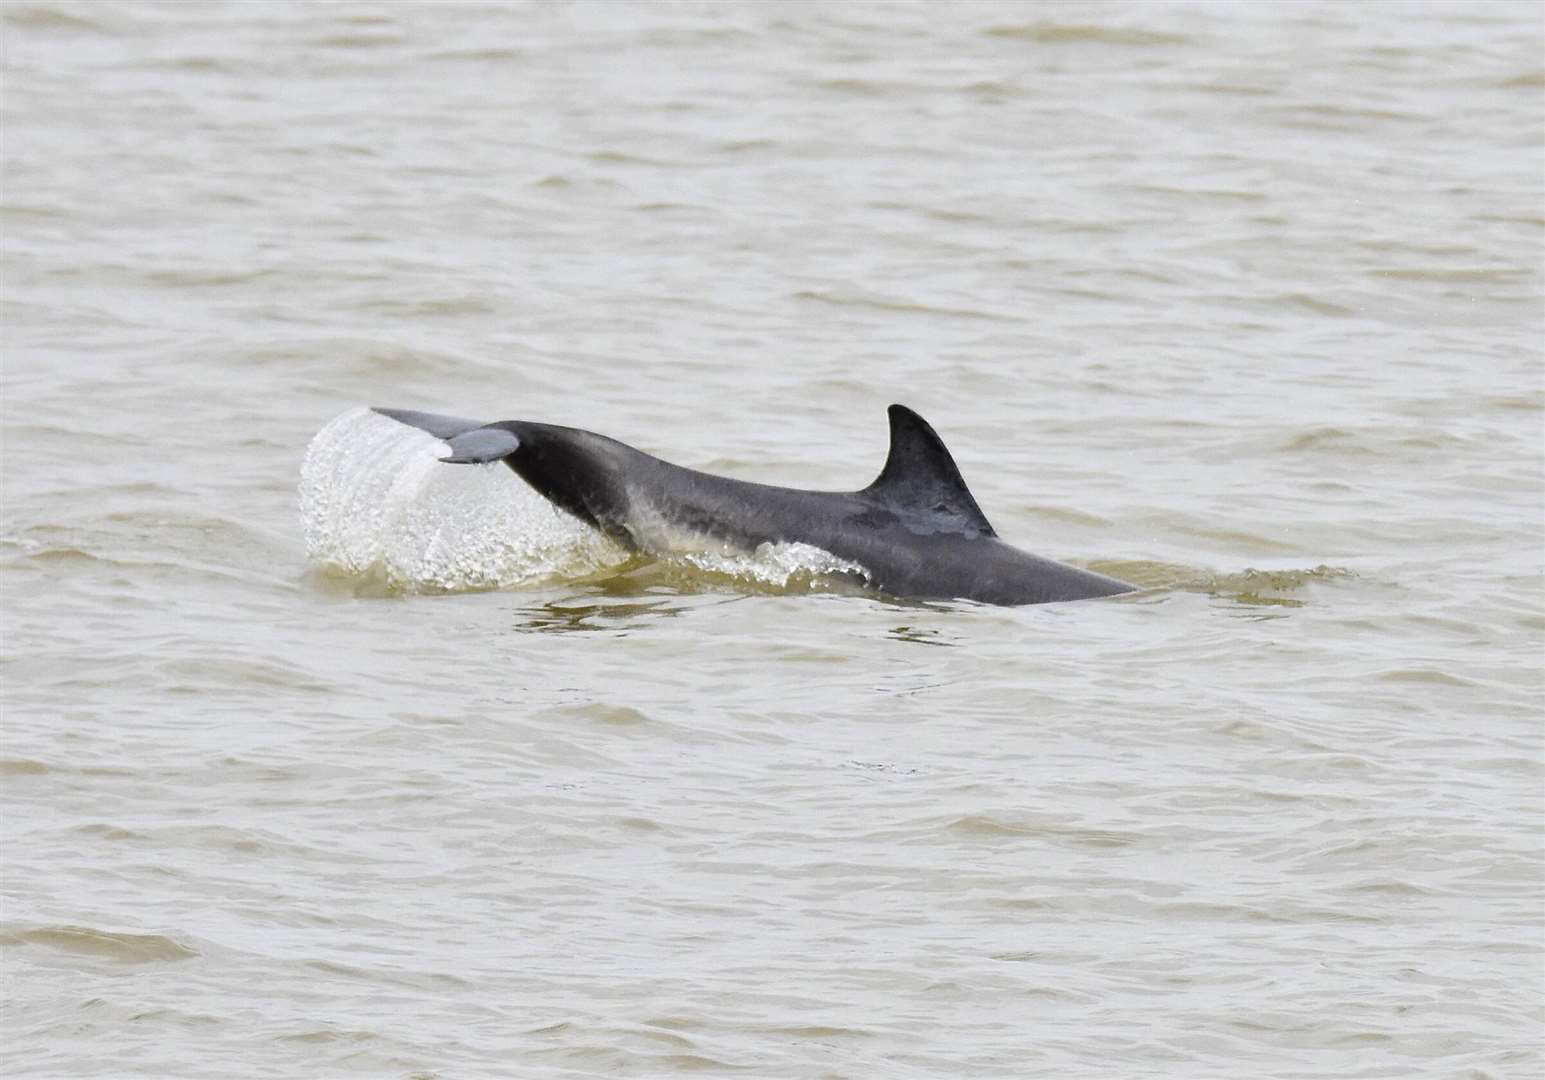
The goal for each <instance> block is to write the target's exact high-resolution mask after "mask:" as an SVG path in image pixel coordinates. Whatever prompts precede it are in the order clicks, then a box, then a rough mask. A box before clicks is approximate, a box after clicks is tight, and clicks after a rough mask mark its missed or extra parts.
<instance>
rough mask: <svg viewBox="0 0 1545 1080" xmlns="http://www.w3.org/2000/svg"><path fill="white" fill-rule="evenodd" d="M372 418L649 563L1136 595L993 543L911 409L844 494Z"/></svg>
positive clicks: (492, 428)
mask: <svg viewBox="0 0 1545 1080" xmlns="http://www.w3.org/2000/svg"><path fill="white" fill-rule="evenodd" d="M375 411H376V412H378V413H380V414H382V415H383V416H389V417H391V418H392V419H393V420H397V421H399V422H401V423H404V424H407V425H409V426H411V427H416V428H418V429H420V430H422V431H427V432H428V433H429V434H431V435H433V436H434V437H435V438H437V439H442V440H444V441H445V442H446V443H448V444H449V445H450V448H451V454H450V456H449V457H445V458H442V459H441V460H442V461H447V462H452V463H456V464H470V463H482V462H492V461H502V462H504V463H505V464H506V465H508V466H509V467H510V468H511V469H512V470H514V471H515V473H516V475H518V476H519V477H520V478H521V479H523V480H525V481H526V483H528V484H530V485H531V486H532V487H533V488H535V489H536V490H537V491H538V492H540V493H541V494H542V495H544V496H546V498H547V499H549V500H550V501H551V502H552V503H553V504H554V505H556V506H558V507H559V508H560V509H562V510H564V511H566V512H568V513H569V514H572V515H573V516H574V517H576V518H578V519H580V520H581V521H583V522H585V523H587V524H589V525H592V526H594V527H596V528H597V529H600V530H601V531H602V532H604V533H605V534H606V535H608V536H610V537H611V538H613V539H614V540H616V541H617V542H618V543H620V544H622V545H623V546H624V547H626V548H628V549H629V550H631V551H635V552H641V553H643V554H646V555H655V556H660V555H668V554H670V553H671V552H672V551H678V550H681V549H682V547H683V540H684V539H685V540H687V541H688V542H689V543H690V544H695V545H698V546H700V547H703V548H705V549H708V548H713V549H721V550H722V549H724V548H729V549H732V550H735V551H738V552H744V553H747V554H750V553H753V552H755V551H756V549H757V548H758V547H759V546H760V545H762V544H808V545H810V546H812V547H816V548H820V549H822V550H823V551H826V552H829V553H830V554H832V555H834V556H836V557H837V558H838V559H840V560H842V561H843V562H845V563H850V564H852V565H854V566H857V567H860V568H861V570H862V572H861V577H862V579H863V582H864V584H865V585H867V586H868V587H870V588H873V589H877V590H879V591H880V592H882V593H886V594H888V595H891V596H895V597H901V598H907V599H918V600H947V599H957V598H958V599H965V600H976V601H980V602H982V603H988V604H1047V603H1053V602H1056V601H1062V600H1087V599H1090V598H1092V597H1097V596H1112V595H1115V594H1116V593H1125V592H1132V591H1134V590H1135V589H1136V588H1137V587H1136V586H1135V585H1130V584H1128V583H1127V582H1125V581H1118V580H1117V579H1115V578H1112V577H1106V576H1105V575H1104V574H1096V573H1094V572H1092V571H1089V570H1082V569H1079V568H1078V567H1075V566H1068V565H1066V564H1064V563H1059V562H1054V561H1052V560H1051V559H1043V558H1041V557H1040V556H1038V555H1031V554H1030V553H1028V552H1024V551H1020V550H1019V549H1018V548H1014V547H1011V546H1009V545H1008V544H1005V543H1004V542H1003V541H1001V540H999V539H998V535H997V533H996V532H994V531H993V527H992V526H991V525H990V524H988V521H987V518H986V517H985V516H983V514H982V511H981V510H980V509H979V508H978V507H977V505H976V500H975V499H974V498H973V497H972V495H971V492H970V491H969V490H968V489H967V488H966V483H965V481H964V480H963V479H961V476H960V470H959V469H958V468H956V466H955V460H954V458H952V457H951V456H950V452H949V451H948V450H947V449H946V448H945V446H944V443H943V441H942V440H941V439H940V438H939V436H938V435H937V434H935V432H934V430H933V428H932V427H930V426H929V425H928V423H927V421H925V420H924V419H923V418H922V417H920V416H918V415H917V414H916V413H915V412H913V411H912V410H911V409H908V408H906V407H905V406H903V405H892V406H891V407H890V410H889V412H890V428H891V445H890V456H889V457H888V458H886V461H885V467H884V468H883V469H882V470H881V471H880V475H879V476H878V477H877V478H876V479H875V481H874V483H872V484H870V485H869V486H868V487H866V488H864V489H862V490H860V491H840V492H839V491H803V490H800V489H797V488H785V487H775V486H773V485H770V484H756V483H751V482H749V481H746V480H733V479H731V478H729V477H725V476H714V475H712V474H710V473H704V472H698V471H697V470H695V469H687V468H683V467H681V466H680V465H672V464H671V463H670V462H668V461H662V460H661V459H659V458H657V457H653V456H651V455H649V454H646V453H644V452H643V451H641V450H635V449H634V448H633V447H631V446H628V445H627V444H626V443H621V442H618V441H617V440H616V439H609V438H607V437H606V436H604V435H596V434H594V433H593V432H589V431H582V430H580V429H578V428H569V427H558V426H556V425H553V424H538V423H532V422H530V421H525V420H502V421H499V422H497V423H491V424H490V423H483V422H482V421H478V420H462V419H458V418H456V417H452V416H437V415H434V414H431V413H421V412H409V411H403V410H399V409H376V410H375Z"/></svg>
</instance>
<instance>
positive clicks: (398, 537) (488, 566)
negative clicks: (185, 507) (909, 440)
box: [299, 408, 866, 593]
mask: <svg viewBox="0 0 1545 1080" xmlns="http://www.w3.org/2000/svg"><path fill="white" fill-rule="evenodd" d="M444 454H445V444H444V443H442V442H441V441H439V440H438V439H435V438H433V437H432V436H430V435H427V434H425V433H424V432H421V431H418V430H416V429H413V428H409V427H406V426H404V425H402V424H399V423H396V422H395V421H392V420H388V419H387V418H386V417H384V416H380V415H379V414H377V413H374V412H371V411H370V410H369V409H364V408H358V409H351V410H349V411H348V412H346V413H343V414H342V415H340V416H338V417H336V418H334V419H333V420H332V421H331V422H330V423H328V424H327V426H326V427H324V428H323V429H322V430H321V431H319V432H318V433H317V435H316V437H315V438H313V439H312V440H311V444H310V445H309V446H308V447H307V448H306V456H305V460H304V462H303V463H302V465H301V476H300V492H299V494H300V513H301V520H302V522H303V524H304V527H305V535H306V554H307V557H308V558H309V560H310V562H311V564H312V566H314V567H315V568H316V569H317V570H318V571H320V572H321V573H323V574H326V575H330V576H335V577H340V578H344V579H347V580H349V581H351V582H352V583H353V585H354V586H355V588H356V589H358V590H361V591H385V592H389V593H440V592H471V591H476V590H486V589H509V588H521V587H530V586H533V585H538V584H545V583H550V582H553V581H574V580H579V579H583V580H589V581H594V580H596V579H597V578H601V579H604V580H612V579H616V578H617V577H618V575H619V574H626V576H627V578H628V579H630V580H631V579H632V578H634V577H638V578H639V581H638V582H636V584H638V585H639V586H641V587H648V586H649V585H651V584H654V585H666V586H667V587H670V588H675V589H678V590H680V591H683V592H698V591H703V590H707V589H717V588H726V587H727V588H731V589H736V590H740V591H756V592H808V591H812V590H825V589H829V588H842V587H846V586H854V585H861V584H862V583H863V582H864V581H865V580H866V575H865V574H864V571H863V569H862V568H861V567H859V566H857V565H855V564H853V563H850V562H846V561H844V560H842V559H839V558H837V557H836V556H834V555H832V554H831V553H829V552H827V551H823V550H822V549H820V548H817V547H812V546H811V545H809V544H800V543H778V544H762V545H760V546H758V547H757V548H756V550H755V551H752V552H750V553H741V552H736V551H733V550H729V549H724V548H722V547H719V546H718V545H716V544H714V543H713V542H711V541H710V540H709V539H708V538H706V537H695V538H690V537H682V536H679V535H678V536H676V537H675V539H676V541H677V542H678V543H679V544H680V545H681V546H676V545H675V544H673V545H672V550H670V551H669V552H668V553H667V554H664V555H662V557H661V558H660V560H659V561H658V562H655V563H653V564H651V565H650V566H649V567H648V568H644V569H640V568H639V560H638V558H637V557H636V556H634V555H632V554H631V553H629V552H628V551H626V550H624V549H623V548H622V547H621V546H620V545H618V544H616V543H615V542H613V541H611V540H609V539H607V538H606V537H605V536H604V535H602V534H601V533H600V532H598V531H597V530H595V529H593V528H590V527H589V526H588V525H584V524H582V523H580V522H578V521H576V520H575V519H573V518H572V517H569V516H568V515H567V514H564V513H562V512H561V511H559V510H558V509H557V508H556V507H554V506H553V504H552V503H550V502H548V501H547V500H546V499H544V498H543V497H542V496H541V495H538V494H537V493H536V492H535V491H533V490H532V489H531V488H530V487H528V486H527V485H526V484H524V483H522V482H521V481H520V480H519V479H518V478H516V477H515V476H514V475H512V474H511V473H510V471H509V470H508V469H506V468H505V467H504V466H502V465H458V466H455V467H449V466H446V465H445V464H443V463H442V462H441V461H440V460H439V458H441V457H442V456H444ZM689 539H690V540H692V541H693V542H691V543H688V542H687V541H688V540H689ZM635 570H637V571H638V572H637V574H635V573H634V571H635Z"/></svg>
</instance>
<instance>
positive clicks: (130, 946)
mask: <svg viewBox="0 0 1545 1080" xmlns="http://www.w3.org/2000/svg"><path fill="white" fill-rule="evenodd" d="M0 945H40V946H43V947H45V948H51V949H57V950H59V951H61V952H68V953H76V954H79V955H85V956H97V957H101V958H103V959H106V960H116V961H118V962H120V963H125V964H147V963H154V962H156V961H168V960H187V959H190V958H191V957H195V956H197V955H198V952H197V951H196V950H194V949H190V948H188V946H186V945H181V944H179V943H177V942H175V941H173V940H172V939H171V938H169V937H164V936H162V935H161V934H122V933H114V932H111V931H107V930H97V929H94V928H92V927H89V926H36V927H32V928H30V929H7V930H5V931H4V932H0Z"/></svg>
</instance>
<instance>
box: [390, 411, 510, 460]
mask: <svg viewBox="0 0 1545 1080" xmlns="http://www.w3.org/2000/svg"><path fill="white" fill-rule="evenodd" d="M372 411H373V412H378V413H380V414H381V415H382V416H386V417H390V418H391V419H393V420H396V421H397V422H398V423H399V424H407V425H408V426H409V427H416V428H418V429H419V430H420V431H427V432H428V433H429V434H431V435H433V436H434V437H435V438H437V439H442V440H444V441H445V442H447V443H449V444H450V447H451V456H450V457H443V458H441V459H440V460H441V461H448V462H450V463H451V464H453V465H477V464H482V463H483V462H486V461H499V460H501V459H502V458H507V457H509V456H510V455H511V454H513V453H514V452H515V451H516V450H519V449H520V439H518V438H517V437H516V436H515V433H514V432H513V431H509V430H506V429H505V428H502V427H494V426H491V425H485V424H484V423H483V421H481V420H464V419H462V418H461V417H459V416H438V415H436V414H435V413H423V412H413V411H411V410H408V409H373V410H372Z"/></svg>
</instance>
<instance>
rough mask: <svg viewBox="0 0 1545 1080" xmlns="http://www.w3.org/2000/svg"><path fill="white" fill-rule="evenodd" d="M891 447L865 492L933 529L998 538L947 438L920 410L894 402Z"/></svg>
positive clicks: (891, 414) (890, 411)
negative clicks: (948, 445) (960, 467)
mask: <svg viewBox="0 0 1545 1080" xmlns="http://www.w3.org/2000/svg"><path fill="white" fill-rule="evenodd" d="M887 411H888V412H889V414H890V420H891V451H890V455H889V456H888V457H887V458H886V459H885V468H883V469H881V470H880V475H879V476H878V477H876V478H875V481H874V483H872V484H870V485H869V486H868V487H867V488H865V489H864V491H863V494H865V495H867V496H869V497H870V498H872V499H874V500H876V501H877V502H880V503H883V504H884V505H885V506H887V507H889V508H891V509H893V510H895V511H897V512H898V513H901V514H902V515H903V516H904V517H907V518H909V519H912V520H914V521H916V522H918V523H920V524H926V525H927V526H930V529H929V531H933V532H957V533H964V534H965V535H967V536H997V535H998V534H997V533H996V532H994V531H993V527H992V526H991V525H990V524H988V521H987V518H986V517H985V516H984V515H983V514H982V511H981V508H980V507H978V506H977V505H976V500H975V499H974V498H972V497H971V492H970V490H969V489H967V487H966V482H965V481H964V480H963V479H961V477H960V470H959V469H958V468H956V467H955V459H954V458H952V457H950V452H949V451H948V450H947V449H945V446H944V440H942V439H940V438H939V436H938V435H937V434H936V433H935V432H934V430H933V428H931V427H929V426H928V421H926V420H924V419H923V418H922V417H921V416H918V415H917V413H915V412H913V411H912V410H911V409H909V408H907V407H906V406H905V405H892V406H891V407H890V409H889V410H887Z"/></svg>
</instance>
